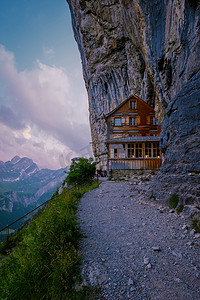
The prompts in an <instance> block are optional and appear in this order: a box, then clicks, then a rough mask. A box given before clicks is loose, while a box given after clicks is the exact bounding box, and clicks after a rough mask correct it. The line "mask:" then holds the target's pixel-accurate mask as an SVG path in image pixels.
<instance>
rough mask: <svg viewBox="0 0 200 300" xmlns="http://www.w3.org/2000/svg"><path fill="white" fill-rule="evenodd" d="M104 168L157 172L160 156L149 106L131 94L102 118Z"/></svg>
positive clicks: (152, 110) (155, 124)
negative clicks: (105, 129)
mask: <svg viewBox="0 0 200 300" xmlns="http://www.w3.org/2000/svg"><path fill="white" fill-rule="evenodd" d="M105 118H106V122H107V128H108V133H107V146H108V153H109V154H108V169H113V170H114V169H139V170H141V169H144V170H150V169H159V168H160V166H161V154H160V151H159V140H160V138H159V136H160V132H161V127H160V126H158V125H157V121H156V119H155V112H154V109H153V107H151V106H150V105H148V104H147V103H146V102H144V101H143V100H142V99H140V98H139V97H137V96H135V95H132V96H130V97H129V98H127V99H126V100H125V101H123V102H122V103H121V104H120V105H118V106H117V107H116V108H115V109H114V110H112V111H111V112H110V113H108V114H107V115H106V116H105Z"/></svg>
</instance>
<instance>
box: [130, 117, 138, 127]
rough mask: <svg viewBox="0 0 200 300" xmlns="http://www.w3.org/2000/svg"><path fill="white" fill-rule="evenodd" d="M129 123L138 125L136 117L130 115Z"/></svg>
mask: <svg viewBox="0 0 200 300" xmlns="http://www.w3.org/2000/svg"><path fill="white" fill-rule="evenodd" d="M129 125H130V126H135V125H137V122H136V117H130V118H129Z"/></svg>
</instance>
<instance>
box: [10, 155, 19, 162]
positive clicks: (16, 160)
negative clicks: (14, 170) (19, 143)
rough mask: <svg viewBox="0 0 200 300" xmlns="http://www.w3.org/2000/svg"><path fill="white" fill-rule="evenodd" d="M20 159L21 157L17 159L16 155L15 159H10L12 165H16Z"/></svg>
mask: <svg viewBox="0 0 200 300" xmlns="http://www.w3.org/2000/svg"><path fill="white" fill-rule="evenodd" d="M20 159H21V157H19V156H18V155H15V157H13V158H12V159H11V162H12V163H13V164H16V163H17V162H18V161H19V160H20Z"/></svg>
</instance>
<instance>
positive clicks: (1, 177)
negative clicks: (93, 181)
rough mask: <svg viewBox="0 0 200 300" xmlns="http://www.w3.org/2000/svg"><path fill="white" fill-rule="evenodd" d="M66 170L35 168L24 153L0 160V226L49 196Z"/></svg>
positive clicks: (62, 178) (63, 177)
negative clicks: (23, 155)
mask: <svg viewBox="0 0 200 300" xmlns="http://www.w3.org/2000/svg"><path fill="white" fill-rule="evenodd" d="M67 170H68V169H67V168H66V169H58V170H49V169H39V167H38V166H37V164H36V163H34V162H33V160H32V159H30V158H27V157H23V158H21V157H19V156H15V157H14V158H12V159H11V160H10V161H7V162H3V161H0V229H1V228H2V227H4V226H6V225H7V224H9V223H11V222H13V221H14V220H16V219H17V218H19V217H21V216H23V215H24V214H25V213H27V212H28V211H30V210H31V209H33V208H35V207H36V206H37V205H39V204H41V203H43V202H44V201H46V200H48V199H49V198H51V196H52V194H53V193H54V192H55V190H56V188H57V187H59V186H60V185H61V183H62V182H63V180H64V179H65V177H66V173H65V172H64V171H66V172H67ZM17 226H19V224H17V223H16V226H14V227H13V228H16V227H17Z"/></svg>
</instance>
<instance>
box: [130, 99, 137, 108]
mask: <svg viewBox="0 0 200 300" xmlns="http://www.w3.org/2000/svg"><path fill="white" fill-rule="evenodd" d="M130 109H137V102H136V100H130Z"/></svg>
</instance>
